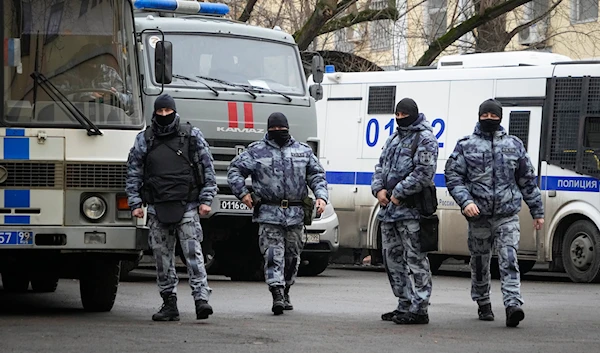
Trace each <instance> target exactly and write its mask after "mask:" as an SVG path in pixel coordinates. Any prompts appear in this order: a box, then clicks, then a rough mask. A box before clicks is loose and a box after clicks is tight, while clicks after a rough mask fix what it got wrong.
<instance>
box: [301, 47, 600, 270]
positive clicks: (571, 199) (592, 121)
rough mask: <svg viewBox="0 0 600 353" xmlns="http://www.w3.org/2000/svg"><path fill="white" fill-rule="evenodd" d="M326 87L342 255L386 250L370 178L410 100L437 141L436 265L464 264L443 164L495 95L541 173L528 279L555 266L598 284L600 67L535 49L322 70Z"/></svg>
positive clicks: (525, 220) (325, 136)
mask: <svg viewBox="0 0 600 353" xmlns="http://www.w3.org/2000/svg"><path fill="white" fill-rule="evenodd" d="M309 83H310V79H309ZM322 85H323V92H324V99H323V100H321V101H319V102H318V103H317V115H318V121H319V138H320V139H321V141H323V143H322V146H321V150H320V158H321V161H322V163H323V165H324V166H325V168H326V170H327V180H328V182H329V185H330V194H331V202H332V203H333V205H334V207H335V209H336V212H337V214H338V217H339V218H340V224H341V228H340V247H346V248H355V249H379V248H380V246H381V244H380V242H381V240H380V234H379V233H380V232H379V224H378V222H377V220H376V217H375V216H376V214H377V212H378V210H379V208H378V206H377V201H376V199H375V198H374V197H373V196H372V195H371V190H370V184H371V177H372V175H373V171H374V166H375V164H376V163H377V161H378V158H379V156H380V153H381V150H382V147H383V145H384V143H385V141H386V139H387V137H388V136H390V135H391V134H392V132H393V131H394V129H395V123H394V109H395V104H396V102H398V100H400V99H401V98H403V97H411V98H413V99H414V100H415V101H416V102H417V104H418V105H419V109H420V111H421V112H422V113H424V114H425V116H426V117H427V120H428V121H429V122H430V123H431V125H432V126H433V129H434V133H435V136H436V138H437V139H438V141H439V159H438V165H437V174H436V175H435V180H434V181H435V183H436V185H437V187H438V198H439V200H438V203H439V206H438V215H439V217H440V239H439V251H438V252H437V253H431V254H430V260H431V264H432V269H433V270H437V269H438V268H439V266H440V265H441V263H442V261H443V260H444V259H446V258H448V257H455V258H459V259H467V258H468V255H469V252H468V249H467V222H466V220H465V219H464V217H463V216H462V215H461V212H460V209H459V207H458V206H457V205H456V204H455V202H454V200H453V199H452V197H451V196H450V195H449V193H448V191H447V189H446V187H445V179H444V166H445V163H446V160H447V158H448V156H449V155H450V154H451V153H452V151H453V149H454V147H455V145H456V141H457V140H458V139H459V138H461V137H463V136H466V135H469V134H471V133H472V132H473V129H474V126H475V124H476V122H477V120H478V106H479V104H480V103H481V102H482V101H484V100H485V99H488V98H491V97H493V98H495V99H497V100H499V101H500V102H502V104H503V121H502V125H503V126H504V128H506V129H507V130H508V132H509V133H510V134H512V135H515V136H518V137H519V138H520V139H521V140H522V141H523V142H524V144H525V146H526V148H527V151H528V153H529V155H530V157H531V159H532V162H533V165H534V166H535V167H536V171H537V173H538V175H539V176H538V183H539V186H540V188H541V190H542V196H543V201H544V205H545V211H546V218H545V220H546V223H545V225H544V228H543V229H542V230H540V231H535V230H534V228H533V221H532V219H531V216H530V215H529V209H528V207H527V206H526V205H525V203H523V209H522V211H521V213H520V214H519V216H520V218H521V243H520V248H519V252H518V255H519V264H520V267H521V272H523V273H524V272H527V271H529V270H530V269H531V268H532V267H533V265H534V264H535V262H536V261H538V262H548V263H549V265H550V269H552V270H566V272H567V274H568V275H569V277H570V278H571V279H572V280H573V281H575V282H596V281H598V280H600V232H599V231H598V229H599V227H600V197H599V196H600V184H599V182H598V178H599V177H600V159H599V152H600V151H599V150H600V62H590V61H572V60H570V58H568V57H565V56H562V55H556V54H551V53H539V52H506V53H486V54H468V55H457V56H447V57H442V58H441V59H440V60H439V62H438V63H437V65H436V66H432V67H425V68H413V69H406V70H398V71H385V72H364V73H345V72H335V71H334V68H332V67H326V74H325V78H324V81H323V83H322ZM373 253H377V252H373Z"/></svg>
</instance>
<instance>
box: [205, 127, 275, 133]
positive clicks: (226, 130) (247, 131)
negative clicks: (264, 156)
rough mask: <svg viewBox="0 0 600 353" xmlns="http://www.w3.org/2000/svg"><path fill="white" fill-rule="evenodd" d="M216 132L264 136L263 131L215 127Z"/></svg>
mask: <svg viewBox="0 0 600 353" xmlns="http://www.w3.org/2000/svg"><path fill="white" fill-rule="evenodd" d="M217 131H219V132H244V133H253V134H264V133H265V129H249V128H246V127H245V128H241V127H222V126H219V127H217Z"/></svg>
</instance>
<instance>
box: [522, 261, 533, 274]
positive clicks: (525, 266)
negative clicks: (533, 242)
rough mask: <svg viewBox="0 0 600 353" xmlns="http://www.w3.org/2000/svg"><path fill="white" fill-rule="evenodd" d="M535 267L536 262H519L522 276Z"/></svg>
mask: <svg viewBox="0 0 600 353" xmlns="http://www.w3.org/2000/svg"><path fill="white" fill-rule="evenodd" d="M533 266H535V260H519V272H520V273H521V274H522V275H524V274H526V273H527V272H529V271H531V270H533Z"/></svg>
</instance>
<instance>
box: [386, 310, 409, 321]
mask: <svg viewBox="0 0 600 353" xmlns="http://www.w3.org/2000/svg"><path fill="white" fill-rule="evenodd" d="M404 314H406V312H402V311H398V310H394V311H390V312H389V313H384V314H381V320H383V321H392V319H393V318H394V316H398V315H404Z"/></svg>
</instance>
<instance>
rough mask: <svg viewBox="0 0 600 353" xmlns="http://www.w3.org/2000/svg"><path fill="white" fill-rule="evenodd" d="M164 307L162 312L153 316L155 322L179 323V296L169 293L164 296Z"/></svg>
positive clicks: (161, 308)
mask: <svg viewBox="0 0 600 353" xmlns="http://www.w3.org/2000/svg"><path fill="white" fill-rule="evenodd" d="M161 296H162V298H163V305H162V306H161V307H160V310H159V311H158V312H157V313H156V314H154V315H152V320H153V321H179V310H178V309H177V295H175V294H172V293H169V294H164V295H162V294H161Z"/></svg>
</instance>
